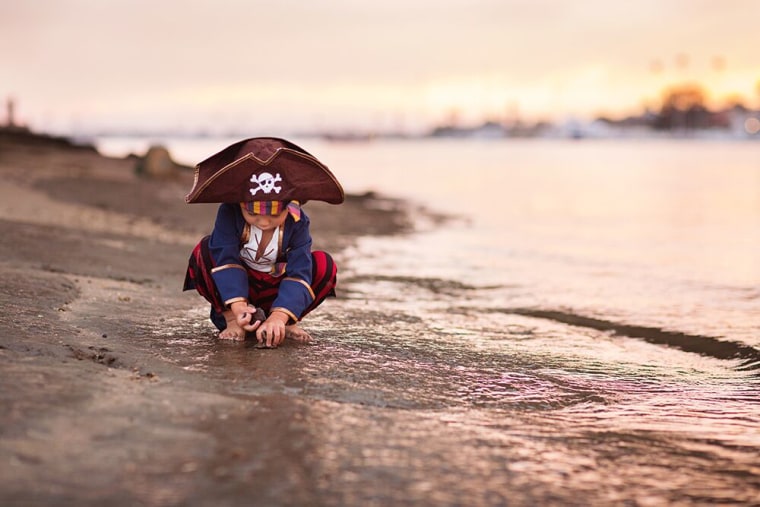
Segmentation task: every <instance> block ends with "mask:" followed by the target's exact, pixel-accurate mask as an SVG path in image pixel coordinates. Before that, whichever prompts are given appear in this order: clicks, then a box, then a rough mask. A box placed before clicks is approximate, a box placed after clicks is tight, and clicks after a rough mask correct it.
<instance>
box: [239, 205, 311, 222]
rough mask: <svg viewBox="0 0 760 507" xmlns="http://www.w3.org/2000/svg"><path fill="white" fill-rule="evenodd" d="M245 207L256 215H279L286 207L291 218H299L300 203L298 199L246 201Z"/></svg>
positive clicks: (296, 219)
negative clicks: (288, 200)
mask: <svg viewBox="0 0 760 507" xmlns="http://www.w3.org/2000/svg"><path fill="white" fill-rule="evenodd" d="M245 209H247V210H248V212H249V213H254V214H256V215H279V214H280V213H282V212H283V211H285V210H286V209H287V210H288V213H289V214H290V216H292V217H293V220H295V221H296V222H298V221H299V220H301V203H300V202H298V201H290V202H287V203H286V202H285V201H246V202H245Z"/></svg>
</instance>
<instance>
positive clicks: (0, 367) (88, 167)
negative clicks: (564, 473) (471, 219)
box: [0, 136, 413, 506]
mask: <svg viewBox="0 0 760 507" xmlns="http://www.w3.org/2000/svg"><path fill="white" fill-rule="evenodd" d="M30 139H32V141H31V142H24V143H17V142H13V141H12V140H11V141H9V140H8V138H7V137H2V136H0V176H1V178H0V202H2V204H0V231H2V234H3V242H2V244H1V245H0V259H2V260H1V261H0V276H2V278H3V280H4V283H3V286H2V289H0V302H1V303H2V307H3V308H4V310H5V311H4V312H3V313H4V315H3V317H2V318H0V379H1V381H2V384H3V385H4V386H7V387H8V388H4V389H3V393H2V394H1V395H0V399H2V402H1V403H0V414H2V415H0V427H2V428H3V432H2V438H0V463H2V465H0V472H1V473H0V503H3V504H4V505H47V504H51V503H55V504H76V505H102V504H105V503H108V504H109V505H115V506H118V505H135V504H143V505H173V504H185V503H187V502H190V501H193V502H196V501H197V500H198V499H199V498H200V499H203V498H205V499H206V500H207V501H212V500H213V499H214V498H216V493H215V491H216V489H217V488H218V487H219V482H218V481H219V480H222V481H223V482H225V481H227V482H228V481H230V480H231V481H232V484H235V480H234V476H236V475H239V474H240V473H242V471H241V470H242V469H241V468H239V467H242V466H244V464H246V463H248V464H250V460H259V459H262V456H268V459H269V460H270V461H272V462H273V463H274V464H276V465H277V467H279V468H282V467H284V468H286V469H287V468H298V467H300V466H301V464H300V463H301V461H302V460H303V459H304V456H303V454H301V455H300V456H299V455H298V454H297V453H296V454H293V455H292V456H290V457H282V456H280V451H279V450H283V449H285V450H286V449H288V448H290V447H292V446H293V445H297V444H298V442H301V443H303V441H304V438H306V437H305V435H304V433H303V431H301V430H299V429H298V428H297V427H292V426H291V425H290V423H289V422H288V421H290V419H291V418H292V417H293V411H294V410H298V408H297V407H298V406H301V405H303V404H304V403H305V401H304V400H299V399H298V397H295V398H294V397H292V396H287V395H284V394H282V393H276V392H274V393H270V394H261V395H260V396H256V397H254V398H255V399H253V400H251V399H241V398H240V397H237V396H231V395H230V394H229V393H227V392H225V390H224V389H221V390H220V389H219V380H213V379H209V378H207V377H206V376H205V375H204V374H203V373H202V372H193V371H188V370H186V369H185V368H183V367H182V365H181V364H179V363H178V362H177V361H175V360H173V358H172V357H167V356H166V354H169V355H170V356H171V355H172V354H176V355H181V354H182V353H183V350H182V348H181V347H182V345H181V344H178V345H176V346H174V347H176V348H174V349H173V350H172V347H173V346H172V345H171V342H172V339H173V335H175V334H179V335H182V334H183V333H184V334H185V335H186V334H188V333H191V334H192V333H193V332H195V333H200V334H201V335H202V336H204V337H205V335H208V339H209V344H210V346H219V347H224V346H225V345H224V344H223V345H219V344H215V343H214V342H215V339H214V334H213V333H211V332H210V331H209V326H210V324H205V323H204V322H203V321H207V319H205V316H203V315H198V312H197V309H198V307H201V306H204V302H203V301H202V299H201V298H200V296H198V295H197V294H195V293H194V292H193V293H191V292H187V293H183V292H182V291H181V284H182V280H183V277H184V269H185V266H186V260H187V256H188V255H189V253H190V250H191V249H192V247H193V246H194V244H195V242H197V241H198V240H199V239H200V238H201V237H202V236H203V235H204V234H207V233H208V232H209V230H210V227H211V226H212V225H213V218H214V216H215V210H216V206H217V205H197V204H193V205H187V204H185V203H184V200H183V197H184V193H185V192H186V191H187V190H188V189H189V188H190V186H191V183H192V172H187V173H181V174H180V175H179V176H178V177H177V178H176V179H171V180H150V179H145V178H140V177H138V176H137V175H136V174H135V171H134V163H135V161H134V160H133V159H131V158H125V159H113V158H107V157H103V156H101V155H99V154H98V153H97V152H96V151H94V150H93V149H88V148H82V147H71V146H66V145H65V143H64V144H62V143H61V142H60V141H57V140H49V139H48V140H46V139H45V138H44V137H41V138H30ZM378 201H383V204H384V205H383V206H378V205H375V204H377V202H378ZM389 203H391V204H392V205H391V206H389V205H388V204H389ZM404 209H405V204H404V203H403V202H400V201H392V200H390V199H385V198H382V197H379V196H377V195H374V194H367V195H358V196H357V195H353V196H347V199H346V202H345V203H344V204H342V205H340V206H330V205H326V204H323V203H316V202H312V203H308V204H307V205H306V210H307V212H308V213H309V215H310V217H311V218H312V221H313V224H314V227H313V235H314V240H315V248H323V249H327V250H328V251H331V253H333V254H334V255H335V256H336V258H337V259H341V252H342V251H344V250H345V248H346V247H348V246H349V245H350V244H351V243H352V241H353V240H354V239H355V238H356V237H358V236H360V235H363V234H368V233H370V234H383V235H392V234H399V233H403V232H406V231H409V230H411V228H412V227H413V224H412V223H411V221H410V217H409V215H408V214H407V213H405V212H404ZM339 262H341V261H340V260H339ZM320 311H325V312H329V311H330V310H329V302H328V304H327V305H325V309H324V310H322V309H321V308H320ZM189 318H190V319H195V318H198V319H199V322H195V321H194V320H193V321H192V322H188V319H189ZM305 326H306V328H307V329H308V321H307V322H305ZM178 329H179V330H180V331H179V332H178ZM245 347H246V345H245V344H244V345H242V347H237V348H235V347H231V348H230V351H231V352H232V353H234V352H235V351H237V352H238V353H240V352H242V351H241V350H240V349H241V348H245ZM298 353H299V348H298V346H297V345H286V346H284V347H281V348H280V349H279V350H278V352H277V354H276V355H275V354H270V355H269V357H268V359H269V361H270V362H274V363H275V364H278V365H279V366H280V367H281V368H282V371H281V372H280V373H279V374H280V375H284V378H285V379H286V380H285V381H286V382H290V381H293V380H294V379H295V378H297V376H298V372H297V371H293V372H292V373H289V371H288V366H287V365H288V361H290V360H292V358H293V357H294V356H296V355H298ZM289 377H290V379H291V380H287V379H288V378H289ZM261 381H262V382H264V383H266V381H267V380H266V379H265V378H262V379H261ZM294 403H295V406H294ZM262 405H265V406H267V407H268V408H267V410H268V411H269V412H270V415H272V416H273V417H256V415H255V414H257V413H259V411H260V410H261V406H262ZM252 418H253V419H254V421H253V422H252V421H251V419H252ZM230 428H237V430H238V431H242V430H243V428H247V429H252V430H253V431H250V434H248V433H249V432H248V431H247V430H246V431H244V433H245V434H244V435H241V436H240V439H241V440H242V441H243V442H246V444H245V445H243V442H239V441H236V442H228V444H229V445H226V444H225V445H223V444H220V443H222V442H225V441H228V440H229V433H230ZM257 434H268V435H271V436H272V438H273V441H274V442H277V445H275V446H274V447H271V446H270V445H269V444H267V445H264V443H262V442H261V441H258V440H257V439H256V438H255V435H257ZM263 445H264V447H266V449H264V448H262V446H263ZM278 449H279V450H278ZM220 453H221V454H222V455H224V454H225V453H238V455H237V456H236V457H235V458H234V459H233V460H232V461H233V462H234V463H233V464H232V465H231V466H230V465H229V464H225V461H229V460H228V459H225V458H224V457H220V456H219V455H220ZM235 463H237V464H238V468H236V467H235ZM277 467H275V468H277ZM201 472H203V474H201ZM276 475H277V474H276V473H275V472H274V471H273V472H271V473H269V474H268V473H266V472H261V474H259V480H265V479H268V480H270V481H277V480H280V481H281V480H282V479H281V478H278V477H277V476H276ZM199 477H205V480H200V483H199ZM231 478H232V479H231ZM306 480H307V477H299V476H298V474H295V475H294V476H293V477H292V479H288V480H286V481H285V485H284V486H283V487H286V489H288V491H291V493H289V494H288V495H286V496H285V497H281V496H277V494H276V489H277V488H275V490H272V492H270V493H267V492H266V491H261V494H262V495H264V496H263V497H266V495H267V494H271V495H274V496H272V497H271V498H270V500H271V501H273V502H275V503H281V502H284V500H283V498H288V499H290V501H293V502H295V503H298V502H299V499H300V500H301V501H306V500H307V499H309V498H311V499H313V498H315V496H314V491H313V485H312V486H310V487H306V486H308V484H306V483H305V482H304V481H306ZM252 488H253V489H255V488H254V487H253V486H252ZM304 488H306V489H304ZM310 489H311V490H312V491H311V494H308V495H307V496H301V495H302V494H303V495H306V494H307V493H308V491H309V490H310ZM299 490H302V491H306V492H307V493H297V492H298V491H299ZM263 497H262V498H263ZM227 499H228V501H230V502H232V503H238V502H239V503H240V504H246V503H248V500H249V497H248V496H247V495H240V494H237V493H235V492H228V493H227Z"/></svg>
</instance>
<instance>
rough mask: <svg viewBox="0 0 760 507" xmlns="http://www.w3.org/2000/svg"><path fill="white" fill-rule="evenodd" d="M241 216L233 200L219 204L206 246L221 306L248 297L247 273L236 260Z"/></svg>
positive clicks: (239, 261)
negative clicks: (229, 202) (231, 202)
mask: <svg viewBox="0 0 760 507" xmlns="http://www.w3.org/2000/svg"><path fill="white" fill-rule="evenodd" d="M242 222H243V217H242V215H241V214H240V210H239V209H238V207H237V206H236V205H234V204H222V205H221V206H219V210H218V211H217V214H216V223H215V224H214V230H213V231H212V232H211V237H210V238H209V242H208V246H209V251H210V253H211V258H212V259H213V260H214V268H213V269H212V270H211V276H212V278H213V279H214V283H215V284H216V288H217V290H218V291H219V295H220V296H221V298H222V301H223V302H224V304H225V306H227V305H229V304H231V303H234V302H235V301H248V274H247V272H246V270H245V267H244V266H243V262H242V261H241V260H240V234H241V233H242Z"/></svg>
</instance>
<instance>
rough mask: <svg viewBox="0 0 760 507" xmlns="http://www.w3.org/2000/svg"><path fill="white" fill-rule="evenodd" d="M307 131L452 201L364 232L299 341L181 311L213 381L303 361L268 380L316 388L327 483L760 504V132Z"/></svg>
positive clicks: (192, 354) (398, 184)
mask: <svg viewBox="0 0 760 507" xmlns="http://www.w3.org/2000/svg"><path fill="white" fill-rule="evenodd" d="M213 142H215V143H217V144H216V145H215V146H214V147H211V146H206V147H204V148H210V149H207V151H205V152H204V153H203V155H201V156H196V157H195V158H196V160H197V159H200V158H204V157H205V156H206V155H208V154H210V153H212V152H213V151H215V150H216V149H219V148H221V147H224V146H226V144H229V143H228V142H227V140H214V141H213ZM300 144H301V145H302V146H304V147H305V148H306V149H307V150H309V151H311V152H312V153H314V154H315V155H317V156H318V157H320V159H322V160H323V161H324V162H325V163H327V165H328V166H330V167H331V169H332V170H333V171H334V172H335V174H336V175H337V176H338V178H339V179H340V180H341V181H342V182H343V184H344V186H345V187H346V190H347V191H349V192H360V191H366V190H375V191H379V192H382V193H386V194H389V195H393V196H401V197H406V198H409V199H411V200H413V201H414V202H416V203H420V204H423V205H424V206H426V207H428V208H430V209H432V210H435V211H439V212H443V213H447V214H450V215H452V216H453V219H452V220H450V221H448V222H446V223H445V224H443V225H442V226H436V225H434V224H432V223H431V222H429V221H427V220H425V219H424V216H423V215H421V221H420V224H421V226H420V230H419V231H418V232H416V233H414V234H411V235H408V236H403V237H398V238H391V239H388V238H373V237H366V238H362V239H361V240H360V241H359V242H358V243H357V245H356V246H355V247H353V248H352V249H351V250H349V251H348V252H346V253H345V254H344V255H343V256H342V263H341V282H342V284H343V292H342V297H341V298H340V299H338V300H336V301H330V302H329V303H328V304H329V307H330V310H329V312H316V313H315V315H314V316H313V317H312V316H310V317H309V319H308V322H307V328H308V329H310V330H311V331H313V334H314V335H315V336H316V337H317V339H318V340H317V343H316V344H315V345H314V346H312V347H308V348H305V349H303V350H299V352H298V353H297V354H295V353H294V354H287V356H273V355H270V356H268V357H267V358H265V359H262V356H261V353H260V352H256V351H255V350H254V349H246V350H248V351H249V352H250V354H242V355H241V354H240V350H234V351H231V350H230V349H229V348H225V347H220V346H219V345H218V344H215V343H213V342H209V341H208V340H207V339H198V338H197V337H195V335H192V334H188V335H187V336H185V337H184V338H182V333H183V331H181V330H180V331H178V334H179V335H180V339H182V340H184V345H185V347H184V349H183V350H184V353H183V354H184V355H182V356H181V357H178V356H177V355H176V353H175V355H174V356H173V359H172V360H174V361H176V362H177V363H178V364H181V365H183V366H184V367H186V368H188V369H190V370H201V371H203V372H205V374H206V375H209V376H210V377H212V378H215V377H218V378H220V379H224V378H228V376H229V375H231V374H230V373H229V368H230V366H231V365H234V367H236V368H239V370H236V371H238V372H245V371H253V370H258V371H261V370H262V368H263V369H264V371H266V372H270V373H273V374H274V372H276V371H277V368H278V367H282V368H293V369H295V371H298V372H300V374H299V377H298V380H293V379H290V380H283V379H280V382H281V384H277V383H275V384H273V385H270V386H269V387H267V389H270V390H271V389H274V390H279V391H280V392H285V393H294V394H297V395H298V398H299V399H309V400H312V402H313V403H312V404H311V405H310V412H311V415H310V417H311V418H312V420H313V421H314V422H316V423H318V424H319V425H321V426H320V427H322V428H325V431H324V432H320V431H319V430H316V429H315V430H314V435H313V437H314V439H315V440H314V442H315V445H316V446H317V447H318V448H319V452H321V453H323V454H322V455H323V456H325V458H324V459H321V460H320V466H321V467H324V469H325V471H326V472H325V473H330V474H332V475H331V476H332V477H337V478H341V479H342V480H340V481H335V482H332V483H331V484H330V492H331V493H330V495H332V496H328V497H327V498H328V499H329V498H332V499H337V500H336V503H366V502H367V501H371V500H375V501H377V500H378V499H379V500H380V503H381V504H387V503H402V504H405V503H408V504H414V503H415V502H417V503H419V502H422V503H429V504H472V505H495V504H502V503H506V502H509V503H513V504H531V503H534V502H539V503H544V504H546V503H548V504H586V503H597V504H598V503H609V504H619V503H627V504H631V505H662V504H671V505H672V504H684V505H697V504H704V505H715V504H724V503H734V504H736V503H739V504H746V505H752V504H757V502H758V501H760V500H758V499H760V469H759V468H758V466H757V456H758V453H759V451H760V381H759V376H758V371H759V370H760V352H758V350H760V260H758V252H760V143H751V142H743V143H740V142H735V143H734V142H694V141H643V140H642V141H588V142H587V141H583V142H562V141H539V140H531V141H506V142H483V141H456V142H454V141H441V140H435V141H434V140H429V141H393V142H391V141H382V142H380V141H378V142H373V143H366V144H363V143H356V144H350V143H349V144H337V143H326V142H319V141H315V140H304V141H302V142H301V143H300ZM111 146H112V147H111V148H110V149H112V150H116V149H117V148H116V145H111ZM169 147H170V149H171V150H172V152H173V153H176V154H177V156H178V158H181V157H183V156H188V157H189V156H191V152H192V151H193V150H191V149H190V146H186V147H185V148H183V147H182V145H179V144H177V145H172V144H171V143H169ZM199 148H200V146H198V145H196V146H194V147H193V149H194V150H198V149H199ZM178 150H179V151H178ZM180 153H187V155H181V154H180ZM178 325H179V324H178ZM170 348H171V347H170ZM175 350H176V349H175ZM275 357H279V359H272V358H275ZM283 358H285V359H283ZM273 361H274V363H272V362H273ZM280 361H282V362H280ZM285 362H287V365H285V364H284V363H285ZM239 374H240V373H238V375H239ZM242 376H243V377H245V375H244V374H243V375H242ZM274 376H275V377H277V375H276V374H274ZM236 378H237V377H236ZM262 389H263V388H262V386H261V385H260V384H259V383H254V382H253V381H251V382H250V383H246V382H245V381H242V382H236V384H235V388H234V391H235V393H236V394H237V395H240V396H254V395H256V394H257V393H258V394H260V393H261V392H262ZM357 449H361V453H362V454H361V455H360V456H357V455H356V453H357ZM380 483H382V484H384V486H382V487H381V486H378V484H380ZM326 503H327V504H330V503H331V502H330V501H326Z"/></svg>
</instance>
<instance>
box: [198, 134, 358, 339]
mask: <svg viewBox="0 0 760 507" xmlns="http://www.w3.org/2000/svg"><path fill="white" fill-rule="evenodd" d="M343 199H344V194H343V188H342V187H341V185H340V183H338V181H337V179H336V178H335V176H333V174H332V173H331V172H330V170H329V169H328V168H327V167H326V166H324V165H323V164H322V163H321V162H319V161H318V160H317V159H316V158H314V157H313V156H312V155H310V154H309V153H307V152H306V151H305V150H303V149H302V148H300V147H298V146H296V145H295V144H293V143H290V142H288V141H285V140H283V139H276V138H253V139H246V140H243V141H240V142H238V143H235V144H233V145H232V146H229V147H227V148H225V149H224V150H222V151H220V152H219V153H217V154H215V155H212V156H211V157H209V158H208V159H206V160H204V161H203V162H201V163H200V164H198V165H197V166H196V168H195V181H194V183H193V188H192V190H191V191H190V193H189V194H188V195H187V197H186V198H185V200H186V201H187V202H188V203H195V202H219V203H222V204H220V206H219V209H218V211H217V216H216V221H215V223H214V229H213V231H212V232H211V234H210V235H209V236H206V237H204V238H203V239H202V240H201V241H200V243H198V245H197V246H196V247H195V248H194V249H193V252H192V254H191V256H190V259H189V262H188V268H187V273H186V276H185V284H184V290H189V289H195V290H197V291H198V293H199V294H200V295H201V296H203V297H204V298H205V299H206V300H207V301H208V302H209V303H211V315H210V317H211V321H212V322H213V323H214V324H215V325H216V327H217V328H218V329H219V331H220V332H219V338H220V339H225V340H243V339H245V337H246V333H247V332H253V331H255V333H256V339H257V341H258V342H259V343H262V344H264V345H266V346H267V347H276V346H278V345H279V344H281V343H282V341H283V340H284V339H285V338H286V337H288V338H293V339H296V340H300V341H308V340H309V339H310V336H309V334H308V333H307V332H306V331H304V330H303V329H301V328H300V327H298V325H297V323H298V322H299V321H300V320H301V318H302V317H303V316H304V315H306V314H307V313H309V312H310V311H312V310H313V309H314V308H316V307H317V306H319V304H321V303H322V301H324V300H325V299H326V298H327V297H328V296H334V295H335V285H336V274H337V267H336V266H335V263H334V262H333V260H332V257H330V255H329V254H327V253H326V252H321V251H311V245H312V239H311V235H310V232H309V224H310V221H309V217H308V216H307V214H306V213H305V212H304V211H303V209H302V208H301V206H302V204H304V203H305V202H306V201H308V200H321V201H326V202H328V203H331V204H339V203H341V202H343ZM257 310H262V311H263V313H262V312H261V311H257Z"/></svg>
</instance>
